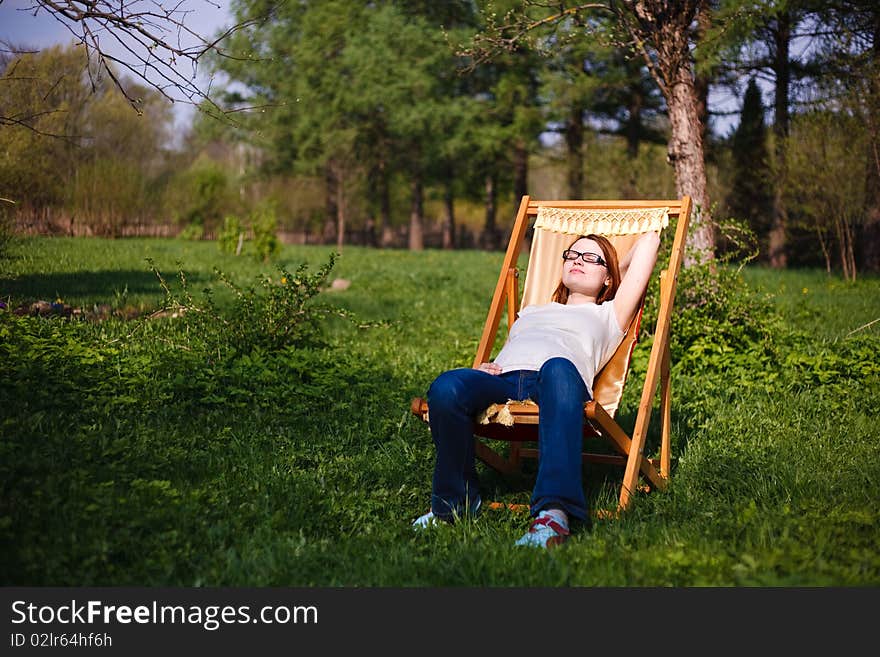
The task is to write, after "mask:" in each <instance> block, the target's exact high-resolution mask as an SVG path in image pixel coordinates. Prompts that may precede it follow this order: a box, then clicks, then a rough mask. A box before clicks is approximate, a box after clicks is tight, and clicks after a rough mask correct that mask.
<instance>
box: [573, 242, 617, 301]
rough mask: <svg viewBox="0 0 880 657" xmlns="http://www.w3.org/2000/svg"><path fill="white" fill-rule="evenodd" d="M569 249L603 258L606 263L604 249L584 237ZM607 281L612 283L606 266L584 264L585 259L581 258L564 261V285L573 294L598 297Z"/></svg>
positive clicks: (590, 263)
mask: <svg viewBox="0 0 880 657" xmlns="http://www.w3.org/2000/svg"><path fill="white" fill-rule="evenodd" d="M568 248H569V249H570V250H572V251H577V252H579V253H593V254H596V255H597V256H599V257H600V258H602V262H603V263H604V261H605V255H604V254H603V253H602V248H601V247H600V246H599V245H598V244H597V243H596V242H594V241H593V240H589V239H587V238H585V237H582V238H581V239H579V240H578V241H577V242H575V243H574V244H572V245H571V246H570V247H568ZM587 257H589V256H587ZM606 281H607V282H608V283H610V282H611V275H610V274H609V273H608V267H607V265H605V264H598V263H592V262H584V259H583V258H581V257H578V258H577V259H576V260H563V261H562V283H563V284H564V285H565V287H567V288H568V289H569V291H570V292H572V293H576V294H583V295H585V296H588V297H593V298H595V297H598V296H599V294H600V293H601V292H602V289H603V288H604V287H605V284H606Z"/></svg>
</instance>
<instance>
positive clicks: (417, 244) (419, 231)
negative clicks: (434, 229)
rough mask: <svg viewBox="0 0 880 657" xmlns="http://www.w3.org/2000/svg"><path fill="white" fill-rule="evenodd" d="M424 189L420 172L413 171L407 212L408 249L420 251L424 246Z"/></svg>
mask: <svg viewBox="0 0 880 657" xmlns="http://www.w3.org/2000/svg"><path fill="white" fill-rule="evenodd" d="M424 214H425V213H424V190H423V187H422V172H421V171H419V170H416V171H414V172H413V179H412V204H411V206H410V212H409V249H410V251H422V250H423V249H424V248H425V236H424V225H425V216H424Z"/></svg>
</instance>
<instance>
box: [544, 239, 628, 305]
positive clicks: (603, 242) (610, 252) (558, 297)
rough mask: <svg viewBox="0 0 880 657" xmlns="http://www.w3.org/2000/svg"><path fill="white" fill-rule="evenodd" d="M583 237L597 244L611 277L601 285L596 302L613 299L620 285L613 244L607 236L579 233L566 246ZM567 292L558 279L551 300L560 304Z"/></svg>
mask: <svg viewBox="0 0 880 657" xmlns="http://www.w3.org/2000/svg"><path fill="white" fill-rule="evenodd" d="M584 239H587V240H593V241H594V242H595V243H596V244H598V245H599V248H600V249H602V257H603V258H605V264H606V265H607V267H608V276H609V277H610V278H611V282H610V283H609V284H608V285H606V286H605V287H603V288H602V291H601V292H600V293H599V296H598V297H596V303H602V302H603V301H608V300H609V299H613V298H614V295H615V294H617V288H618V287H620V265H619V264H618V261H617V251H615V250H614V246H612V244H611V242H609V241H608V238H607V237H602V236H601V235H592V234H590V235H581V236H580V237H578V238H577V239H575V240H574V242H572V243H571V244H569V245H568V248H569V249H570V248H571V247H572V246H574V245H575V243H576V242H577V241H578V240H584ZM568 292H569V291H568V288H567V287H565V284H564V283H563V282H562V281H559V285H557V286H556V290H555V291H554V292H553V298H552V301H555V302H556V303H562V304H564V303H567V302H568Z"/></svg>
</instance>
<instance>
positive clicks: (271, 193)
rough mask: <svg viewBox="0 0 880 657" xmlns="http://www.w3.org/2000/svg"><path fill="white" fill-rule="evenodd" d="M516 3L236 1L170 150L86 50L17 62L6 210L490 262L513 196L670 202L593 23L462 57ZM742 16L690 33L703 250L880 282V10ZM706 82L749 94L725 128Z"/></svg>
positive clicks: (618, 68) (150, 108)
mask: <svg viewBox="0 0 880 657" xmlns="http://www.w3.org/2000/svg"><path fill="white" fill-rule="evenodd" d="M521 4H522V3H515V2H494V3H489V2H482V1H480V2H462V1H450V2H442V3H432V2H424V1H418V0H393V1H387V2H369V3H368V2H347V1H346V2H343V1H341V0H326V1H323V2H298V3H280V4H277V5H268V4H267V3H266V2H265V1H264V0H237V1H236V2H235V3H234V4H233V9H234V14H235V18H236V20H237V21H240V22H242V23H245V22H248V21H251V22H250V23H249V25H248V27H247V28H246V29H242V30H240V31H238V32H236V34H235V35H234V36H233V38H232V39H231V40H230V42H229V43H228V45H227V47H226V48H225V50H224V52H225V56H218V57H215V58H214V59H212V60H211V61H209V62H205V65H206V66H209V67H210V69H211V70H212V71H213V72H214V73H215V74H216V75H217V76H218V78H219V79H222V80H224V81H225V82H226V92H225V93H224V94H222V95H221V96H218V98H222V101H221V102H220V103H219V105H212V104H209V103H204V104H203V105H201V106H200V107H199V109H200V112H199V113H198V114H197V115H196V118H195V120H194V122H193V124H192V125H191V126H190V127H189V129H188V130H187V131H186V134H185V135H183V136H182V137H181V135H179V134H175V133H174V114H173V112H172V108H171V106H170V104H169V103H168V102H167V100H166V99H165V98H163V96H162V95H161V94H160V93H159V92H158V91H157V90H156V89H154V88H151V87H149V86H146V85H144V84H143V83H138V82H136V81H133V80H130V79H127V78H124V77H120V80H121V84H122V85H123V86H124V87H125V91H126V94H123V93H121V92H120V90H119V88H118V86H117V84H115V83H114V81H113V80H111V79H110V78H109V77H108V76H106V75H102V74H101V71H100V68H99V67H97V66H95V62H91V63H88V62H86V55H85V52H84V50H83V49H82V47H76V46H70V47H67V48H63V47H55V48H50V49H46V50H42V51H39V52H24V51H26V50H27V48H26V44H18V45H17V46H15V47H8V48H6V49H5V51H4V53H5V54H3V56H2V57H0V71H2V75H3V78H2V85H0V115H2V118H3V120H2V123H0V152H2V159H0V197H3V198H4V199H6V202H0V208H2V213H3V214H2V217H3V219H4V221H5V222H6V223H7V225H8V226H11V228H12V230H13V231H14V232H16V233H20V234H34V233H37V234H64V235H101V236H113V237H123V236H130V235H160V236H178V237H182V238H190V239H226V240H229V239H230V236H231V237H233V238H234V236H235V235H236V234H238V235H241V236H242V237H244V236H247V237H252V236H254V235H255V234H258V233H263V234H265V233H266V232H267V231H268V232H270V233H276V234H277V235H278V236H279V237H280V238H281V240H282V241H286V242H297V243H336V244H338V245H339V246H340V247H341V246H342V245H343V244H346V243H351V244H364V245H372V246H377V247H386V248H390V247H397V248H410V249H421V248H425V247H437V248H484V249H498V248H502V247H503V246H504V244H505V242H506V237H507V233H508V231H509V228H510V226H511V224H512V220H513V215H514V212H515V207H516V204H517V203H518V201H519V199H520V198H521V196H522V195H523V194H531V195H532V196H535V197H539V198H596V199H602V198H623V199H626V198H658V197H660V198H672V197H675V196H676V181H675V179H674V174H673V169H672V167H671V166H669V164H668V163H667V161H666V159H667V158H666V153H667V141H668V139H669V134H670V129H669V122H668V118H667V115H666V112H665V110H666V107H665V103H664V99H663V96H662V94H661V93H660V91H659V89H658V88H657V86H656V84H655V83H654V81H653V80H652V79H651V76H650V74H649V71H648V68H647V65H646V62H645V61H643V60H641V59H639V58H638V57H636V56H634V54H633V52H631V51H630V50H629V49H627V48H626V47H625V45H624V44H623V43H622V42H620V41H618V40H616V39H615V38H614V26H613V25H606V24H603V22H602V18H601V16H600V17H597V18H596V19H595V21H592V22H591V21H587V22H584V21H579V20H572V21H567V22H566V21H563V22H560V23H558V24H556V25H555V26H554V27H553V29H548V30H545V31H540V30H536V31H535V32H534V33H533V34H532V35H530V36H529V38H527V39H524V40H522V41H521V42H519V43H518V44H517V45H516V47H515V48H513V49H511V50H509V51H505V50H503V49H502V50H500V51H498V52H497V53H496V54H495V56H494V57H492V59H491V60H488V61H476V60H475V58H474V53H473V51H469V50H468V46H469V45H470V44H472V43H473V39H474V36H475V35H478V34H482V35H486V34H487V31H490V25H491V23H490V22H489V19H488V17H491V16H492V15H503V14H504V12H506V11H507V10H508V9H511V8H514V7H516V6H518V5H521ZM754 5H755V3H747V2H742V1H739V2H733V1H719V2H709V1H706V2H704V3H703V9H702V10H701V13H700V14H699V18H700V20H698V21H697V22H696V23H695V25H694V28H693V29H694V43H695V44H696V46H697V47H695V48H694V57H695V60H696V69H695V70H696V72H697V75H696V78H695V88H696V93H697V94H698V97H699V99H700V100H701V101H702V102H703V103H704V107H703V110H704V112H703V115H702V116H703V122H704V147H705V158H706V167H707V172H708V184H709V198H710V199H711V200H712V206H713V207H712V212H711V214H712V217H713V218H714V220H715V221H716V222H717V223H718V226H719V231H718V233H717V235H718V238H717V239H718V245H717V246H718V248H719V249H720V250H721V251H723V250H724V249H725V248H728V247H729V245H732V244H734V243H735V244H736V245H737V247H738V248H741V247H742V244H743V242H746V243H748V245H749V246H748V248H750V249H752V250H753V252H754V253H756V254H757V257H758V258H759V260H762V261H764V262H767V263H769V264H773V265H774V266H821V267H825V268H826V269H828V270H829V271H840V272H841V273H843V275H844V276H846V277H847V278H855V276H856V272H858V271H877V270H878V269H880V228H878V225H880V155H878V143H880V142H878V116H880V112H878V108H880V102H878V99H880V77H878V71H880V66H878V62H880V57H878V55H880V8H878V7H877V6H876V3H875V2H873V1H868V0H841V1H839V2H838V1H834V2H832V1H824V2H809V1H797V2H767V3H761V4H759V5H758V6H754ZM255 17H259V20H252V19H254V18H255ZM490 36H491V35H490ZM22 53H24V54H22ZM713 87H719V88H720V87H723V88H725V89H727V90H729V91H731V92H732V93H734V94H735V95H736V96H737V98H738V99H739V100H738V106H737V107H735V108H734V111H736V113H737V115H736V116H734V117H733V120H732V121H729V120H726V121H724V123H726V124H728V125H732V126H733V127H732V128H728V129H727V130H726V132H725V133H724V134H722V133H721V131H720V130H719V129H718V128H717V127H716V126H717V125H718V123H719V119H720V118H722V117H719V116H718V115H717V114H714V113H713V108H711V107H709V106H708V102H707V101H708V97H709V90H710V89H711V88H713ZM762 91H763V93H762ZM126 95H127V96H128V98H126ZM129 98H136V99H137V102H136V103H134V105H135V106H134V107H133V106H132V103H131V102H130V101H129ZM728 118H729V117H728ZM780 216H781V217H783V218H784V224H783V225H784V233H783V234H782V236H781V237H780V234H779V233H778V231H777V233H776V235H775V236H774V235H773V234H772V232H773V226H774V219H777V220H778V218H779V217H780ZM751 236H753V241H750V237H751ZM772 239H776V240H779V239H782V240H783V243H782V245H781V252H782V253H784V256H785V257H784V258H782V259H781V260H780V259H774V260H773V261H772V262H771V261H770V258H769V256H768V254H769V252H770V248H769V246H770V245H769V243H770V241H771V240H772ZM233 241H234V239H233ZM728 243H730V244H728ZM777 246H779V245H778V244H777Z"/></svg>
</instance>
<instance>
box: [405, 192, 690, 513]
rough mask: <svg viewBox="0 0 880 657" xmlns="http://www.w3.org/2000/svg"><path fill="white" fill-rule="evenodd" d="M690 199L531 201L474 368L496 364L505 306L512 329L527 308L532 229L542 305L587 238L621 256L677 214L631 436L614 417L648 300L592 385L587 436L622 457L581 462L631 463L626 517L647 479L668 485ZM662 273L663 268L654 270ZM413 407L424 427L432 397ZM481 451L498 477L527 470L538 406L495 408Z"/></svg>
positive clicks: (536, 291) (531, 293) (534, 299)
mask: <svg viewBox="0 0 880 657" xmlns="http://www.w3.org/2000/svg"><path fill="white" fill-rule="evenodd" d="M690 207H691V200H690V198H689V197H687V196H685V197H683V198H682V199H681V200H657V201H536V200H532V199H531V198H530V197H528V196H525V197H523V199H522V202H521V203H520V206H519V211H518V212H517V215H516V220H515V222H514V226H513V231H512V233H511V237H510V242H509V244H508V247H507V252H506V254H505V257H504V261H503V264H502V266H501V273H500V275H499V277H498V283H497V284H496V286H495V294H494V296H493V297H492V303H491V305H490V307H489V314H488V316H487V317H486V323H485V325H484V327H483V334H482V337H481V339H480V343H479V346H478V347H477V353H476V356H475V357H474V367H476V366H478V365H479V364H480V363H483V362H486V361H489V360H491V354H492V348H493V346H494V342H495V336H496V335H497V333H498V328H499V326H500V323H501V317H502V313H503V312H504V307H505V305H506V308H507V326H508V330H509V327H510V326H511V325H512V324H513V321H514V319H515V318H516V316H517V313H518V312H519V310H520V307H521V306H520V302H519V298H518V297H519V270H518V268H517V261H518V259H519V256H520V253H521V251H522V248H523V245H524V242H525V236H526V232H527V230H528V228H529V226H531V225H532V224H534V233H533V236H532V243H531V248H530V252H529V259H528V265H527V270H526V276H525V281H524V284H523V295H522V307H525V306H527V305H529V304H543V303H548V302H549V301H550V300H551V296H552V294H553V291H554V289H555V288H556V285H557V284H558V282H559V280H560V278H561V275H562V257H561V254H562V251H563V250H564V249H565V248H566V247H567V246H568V245H569V244H571V242H573V241H574V239H575V238H576V237H578V236H581V235H587V234H589V233H595V234H600V235H604V236H605V237H607V238H608V239H609V240H610V241H611V243H612V244H613V245H614V248H615V249H616V250H617V252H618V254H619V255H620V256H622V255H624V254H626V253H627V252H628V251H629V249H630V247H631V246H632V245H633V243H634V242H635V240H636V239H637V238H638V237H639V235H641V234H642V233H644V232H647V231H650V230H661V231H662V230H663V229H665V228H666V227H667V226H668V224H669V223H670V218H672V217H677V218H678V221H677V223H676V228H675V238H674V241H673V245H672V249H671V252H670V256H669V260H668V262H666V263H662V262H659V261H658V266H659V267H660V269H661V272H660V306H659V312H658V316H657V325H656V327H655V329H654V343H653V345H652V347H651V354H650V359H649V361H648V369H647V372H646V375H645V382H644V386H643V388H642V395H641V401H640V403H639V406H638V412H637V416H636V420H635V426H634V427H633V429H632V432H631V433H627V432H626V431H624V429H623V428H622V427H621V426H620V425H619V424H618V423H617V422H616V421H615V419H614V415H615V413H616V411H617V409H618V406H619V404H620V400H621V397H622V395H623V389H624V384H625V383H626V379H627V374H628V372H629V366H630V359H631V357H632V353H633V349H634V347H635V344H636V341H637V339H638V332H639V327H640V323H641V317H642V311H643V310H644V304H645V299H644V298H643V299H642V305H641V306H640V308H639V310H638V311H637V312H636V315H635V317H634V318H633V320H632V324H631V326H630V327H629V329H628V330H627V333H626V336H625V337H624V340H623V342H622V343H621V344H620V346H619V347H618V349H617V351H616V352H615V354H614V355H613V356H612V358H611V360H610V361H609V362H608V363H607V364H606V365H605V367H604V368H603V369H602V371H600V372H599V374H598V375H597V376H596V379H595V381H594V383H593V397H594V399H593V401H590V402H587V403H586V405H585V407H584V415H585V417H586V420H587V421H586V422H584V435H585V438H586V437H590V436H601V437H604V438H606V439H607V440H608V442H609V443H610V444H611V446H612V447H613V451H614V452H616V453H614V454H596V453H588V452H584V453H583V456H582V458H583V460H584V461H585V462H586V461H591V462H598V463H606V464H616V465H620V466H624V467H625V470H624V475H623V482H622V485H621V490H620V498H619V503H618V509H617V510H618V511H621V510H623V509H625V508H626V507H627V506H628V504H629V502H630V500H631V497H632V494H633V493H634V492H635V491H636V490H637V489H638V486H639V476H640V473H641V474H642V475H644V476H645V477H646V478H647V480H648V481H649V482H651V484H653V485H654V486H655V487H657V488H659V489H661V490H662V489H665V487H666V481H667V479H668V477H669V470H670V460H671V454H670V434H669V431H670V423H671V396H670V372H669V370H670V367H669V365H670V363H669V331H670V320H671V314H672V307H673V300H674V299H675V287H676V281H677V278H678V272H679V269H680V266H681V261H682V258H683V254H684V245H685V239H686V236H687V230H688V222H689V218H690ZM655 270H656V269H655ZM658 383H659V387H660V411H661V412H660V421H661V432H660V440H661V445H660V457H659V459H655V458H646V457H644V456H643V451H644V448H645V440H646V437H647V432H648V424H649V421H650V417H651V408H652V406H653V402H654V398H655V394H656V391H657V385H658ZM411 411H412V412H413V414H415V415H416V416H417V417H419V418H421V419H422V420H424V421H427V419H428V412H429V409H428V403H427V400H425V399H423V398H421V397H417V398H415V399H413V400H412V405H411ZM474 435H475V440H476V441H477V443H476V455H477V457H478V458H479V459H480V460H481V461H483V462H484V463H485V464H486V465H488V466H490V467H492V468H494V469H495V470H498V471H500V472H505V473H509V472H513V471H516V470H518V469H519V468H520V466H521V460H522V459H523V458H537V455H538V450H537V449H534V448H526V447H524V446H523V443H524V442H526V441H537V437H538V406H537V405H536V404H535V403H533V402H530V401H529V402H525V403H523V402H521V401H516V400H511V401H509V402H508V403H506V404H494V405H493V406H491V407H490V408H488V409H486V411H485V412H484V413H483V415H482V416H481V417H480V418H478V419H477V420H476V421H475V424H474ZM481 438H490V439H495V440H505V441H511V445H510V448H509V451H508V456H507V457H504V456H502V455H501V454H499V453H498V452H496V451H494V450H492V449H490V448H489V447H488V446H487V445H486V444H485V443H484V442H483V441H482V440H481Z"/></svg>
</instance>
